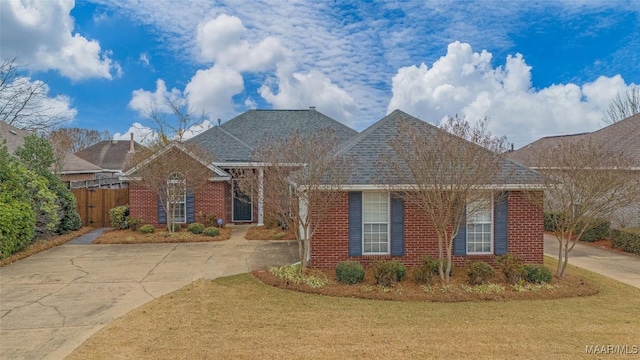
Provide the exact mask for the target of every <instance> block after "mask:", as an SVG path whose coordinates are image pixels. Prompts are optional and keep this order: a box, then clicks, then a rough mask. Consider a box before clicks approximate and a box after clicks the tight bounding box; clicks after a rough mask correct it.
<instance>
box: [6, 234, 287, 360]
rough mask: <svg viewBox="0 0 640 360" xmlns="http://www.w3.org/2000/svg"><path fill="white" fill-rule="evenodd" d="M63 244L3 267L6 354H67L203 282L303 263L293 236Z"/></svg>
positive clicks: (54, 356)
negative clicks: (136, 312) (139, 310)
mask: <svg viewBox="0 0 640 360" xmlns="http://www.w3.org/2000/svg"><path fill="white" fill-rule="evenodd" d="M243 230H245V231H246V228H244V229H243V228H238V229H234V231H233V233H232V238H231V239H230V240H227V241H222V242H215V243H183V244H140V245H73V244H66V245H62V246H59V247H56V248H53V249H50V250H47V251H44V252H41V253H39V254H36V255H33V256H31V257H29V258H26V259H24V260H21V261H18V262H16V263H14V264H11V265H7V266H5V267H2V268H0V359H63V358H64V357H65V356H67V355H68V354H70V353H71V352H72V351H73V350H74V349H75V348H76V347H78V346H79V345H80V344H82V342H84V341H85V340H86V339H88V338H89V337H90V336H91V335H93V334H94V333H95V332H96V331H98V330H99V329H100V328H102V327H103V326H104V325H106V324H108V323H109V322H111V321H113V320H115V319H116V318H118V317H120V316H122V315H124V314H126V313H127V312H129V311H130V310H132V309H134V308H136V307H138V306H140V305H142V304H144V303H146V302H148V301H150V300H153V299H155V298H157V297H159V296H161V295H164V294H167V293H169V292H171V291H174V290H177V289H179V288H181V287H183V286H184V285H186V284H188V283H190V282H192V281H194V280H196V279H199V278H207V279H213V278H216V277H221V276H227V275H234V274H239V273H245V272H248V271H250V270H254V269H258V268H263V267H266V266H271V265H284V264H290V263H293V262H295V261H296V260H297V245H296V244H295V242H289V241H273V242H263V241H247V240H244V232H245V231H243Z"/></svg>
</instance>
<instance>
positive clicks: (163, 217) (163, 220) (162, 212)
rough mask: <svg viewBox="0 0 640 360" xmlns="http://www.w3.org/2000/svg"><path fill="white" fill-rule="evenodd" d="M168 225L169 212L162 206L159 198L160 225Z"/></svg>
mask: <svg viewBox="0 0 640 360" xmlns="http://www.w3.org/2000/svg"><path fill="white" fill-rule="evenodd" d="M166 223H167V212H166V211H165V210H164V206H162V200H161V199H160V198H158V224H166Z"/></svg>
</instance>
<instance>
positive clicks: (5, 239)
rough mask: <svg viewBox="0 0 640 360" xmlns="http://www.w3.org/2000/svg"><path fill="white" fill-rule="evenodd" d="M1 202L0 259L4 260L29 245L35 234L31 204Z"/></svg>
mask: <svg viewBox="0 0 640 360" xmlns="http://www.w3.org/2000/svg"><path fill="white" fill-rule="evenodd" d="M1 198H2V196H0V199H1ZM1 200H2V201H0V259H4V258H6V257H9V256H10V255H12V254H14V253H17V252H18V251H20V250H23V249H25V248H26V247H27V246H29V244H31V239H33V236H34V232H35V226H34V224H35V222H36V215H35V212H34V211H33V209H32V207H31V204H29V203H28V202H26V201H21V200H11V201H8V202H5V199H1Z"/></svg>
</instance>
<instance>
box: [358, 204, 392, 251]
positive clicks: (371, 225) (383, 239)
mask: <svg viewBox="0 0 640 360" xmlns="http://www.w3.org/2000/svg"><path fill="white" fill-rule="evenodd" d="M362 250H363V251H362V253H363V254H365V255H375V254H385V255H386V254H389V194H388V193H385V192H382V193H379V192H364V193H362Z"/></svg>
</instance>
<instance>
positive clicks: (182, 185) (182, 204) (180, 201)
mask: <svg viewBox="0 0 640 360" xmlns="http://www.w3.org/2000/svg"><path fill="white" fill-rule="evenodd" d="M167 188H168V189H167V190H168V193H167V195H168V201H167V209H171V206H172V205H173V222H174V223H186V222H187V206H186V205H187V182H186V179H185V178H184V175H183V174H181V173H178V172H175V173H173V174H171V175H170V176H169V179H168V180H167Z"/></svg>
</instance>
